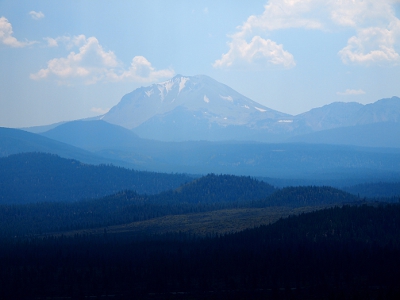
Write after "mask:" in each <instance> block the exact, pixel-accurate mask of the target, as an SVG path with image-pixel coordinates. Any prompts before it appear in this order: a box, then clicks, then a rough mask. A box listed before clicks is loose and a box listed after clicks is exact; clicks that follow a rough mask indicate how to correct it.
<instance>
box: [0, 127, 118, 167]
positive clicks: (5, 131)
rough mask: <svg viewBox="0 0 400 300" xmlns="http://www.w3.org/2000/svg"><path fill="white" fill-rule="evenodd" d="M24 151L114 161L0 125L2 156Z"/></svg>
mask: <svg viewBox="0 0 400 300" xmlns="http://www.w3.org/2000/svg"><path fill="white" fill-rule="evenodd" d="M24 152H44V153H52V154H57V155H59V156H61V157H65V158H71V159H77V160H79V161H82V162H85V163H91V164H100V163H113V162H115V160H112V159H106V158H102V157H100V156H98V155H96V154H94V153H91V152H88V151H85V150H83V149H79V148H76V147H73V146H71V145H68V144H65V143H61V142H59V141H55V140H52V139H50V138H47V137H44V136H40V135H37V134H34V133H30V132H26V131H23V130H20V129H13V128H4V127H0V157H4V156H8V155H11V154H17V153H24Z"/></svg>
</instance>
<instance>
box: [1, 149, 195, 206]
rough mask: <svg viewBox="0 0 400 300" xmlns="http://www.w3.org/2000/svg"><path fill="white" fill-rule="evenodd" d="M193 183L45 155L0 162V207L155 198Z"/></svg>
mask: <svg viewBox="0 0 400 300" xmlns="http://www.w3.org/2000/svg"><path fill="white" fill-rule="evenodd" d="M191 180H193V177H189V176H187V175H183V174H163V173H153V172H142V171H134V170H128V169H124V168H120V167H114V166H106V165H99V166H95V165H88V164H84V163H81V162H79V161H76V160H69V159H64V158H60V157H58V156H56V155H51V154H44V153H22V154H15V155H11V156H9V157H5V158H0V183H1V184H0V203H32V202H41V201H46V202H54V201H58V202H59V201H77V200H82V199H84V198H98V197H102V196H106V195H109V194H112V193H115V192H118V191H121V190H126V189H130V190H134V191H136V192H138V193H142V194H143V193H147V194H157V193H159V192H161V191H165V190H169V189H174V188H177V187H179V186H180V185H181V184H183V183H185V182H188V181H191Z"/></svg>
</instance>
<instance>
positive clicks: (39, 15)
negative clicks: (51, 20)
mask: <svg viewBox="0 0 400 300" xmlns="http://www.w3.org/2000/svg"><path fill="white" fill-rule="evenodd" d="M29 15H30V16H31V17H32V19H34V20H40V19H43V18H44V13H42V12H41V11H34V10H31V11H30V12H29Z"/></svg>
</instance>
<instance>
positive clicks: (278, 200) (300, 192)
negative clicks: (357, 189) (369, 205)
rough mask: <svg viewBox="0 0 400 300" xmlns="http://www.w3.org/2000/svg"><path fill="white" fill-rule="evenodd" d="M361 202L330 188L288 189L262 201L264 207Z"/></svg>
mask: <svg viewBox="0 0 400 300" xmlns="http://www.w3.org/2000/svg"><path fill="white" fill-rule="evenodd" d="M357 201H360V199H359V198H358V197H357V196H354V195H351V194H349V193H347V192H344V191H341V190H339V189H336V188H333V187H329V186H299V187H286V188H283V189H281V190H277V191H276V192H275V193H274V194H272V195H271V196H269V197H267V198H266V199H264V200H262V201H260V202H259V203H260V205H262V206H266V205H268V206H295V207H301V206H319V205H332V204H339V203H341V204H343V203H354V202H357Z"/></svg>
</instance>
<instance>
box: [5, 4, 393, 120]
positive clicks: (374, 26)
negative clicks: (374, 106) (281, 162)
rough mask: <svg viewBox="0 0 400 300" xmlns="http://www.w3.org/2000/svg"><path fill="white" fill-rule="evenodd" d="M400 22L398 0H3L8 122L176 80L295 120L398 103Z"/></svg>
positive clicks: (66, 116) (68, 111)
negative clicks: (344, 107) (328, 109)
mask: <svg viewBox="0 0 400 300" xmlns="http://www.w3.org/2000/svg"><path fill="white" fill-rule="evenodd" d="M399 18H400V1H399V0H393V1H392V0H387V1H386V0H380V1H376V0H364V1H357V0H354V1H351V0H349V1H345V0H342V1H329V0H328V1H321V0H303V1H296V0H279V1H278V0H269V1H267V0H264V1H259V0H252V1H247V2H245V1H225V0H219V1H180V0H173V1H172V0H171V1H168V0H163V1H152V0H150V1H102V0H97V1H91V0H86V1H74V0H72V1H40V0H39V1H24V0H19V1H9V0H0V105H1V109H0V126H6V127H24V126H35V125H44V124H50V123H55V122H59V121H65V120H74V119H80V118H85V117H91V116H95V115H99V114H101V113H103V112H106V111H107V110H108V109H110V108H111V107H112V106H114V105H116V104H117V103H118V102H119V100H120V99H121V97H122V96H123V95H124V94H126V93H128V92H130V91H132V90H134V89H136V88H138V87H140V86H147V85H150V84H152V83H156V82H160V81H164V80H166V79H169V78H171V77H173V76H174V75H176V74H182V75H186V76H191V75H197V74H205V75H208V76H210V77H212V78H214V79H216V80H218V81H220V82H222V83H225V84H227V85H229V86H230V87H232V88H233V89H235V90H237V91H238V92H240V93H242V94H243V95H245V96H247V97H249V98H251V99H252V100H254V101H257V102H259V103H261V104H263V105H265V106H267V107H270V108H272V109H275V110H278V111H282V112H285V113H290V114H299V113H302V112H305V111H307V110H309V109H311V108H313V107H319V106H323V105H326V104H329V103H332V102H335V101H343V102H351V101H355V102H360V103H363V104H367V103H371V102H374V101H376V100H378V99H381V98H386V97H391V96H400V19H399Z"/></svg>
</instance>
